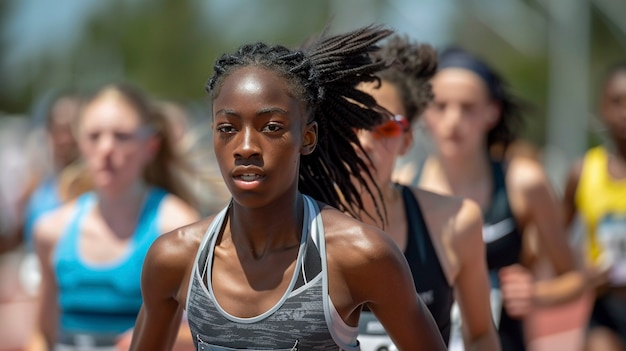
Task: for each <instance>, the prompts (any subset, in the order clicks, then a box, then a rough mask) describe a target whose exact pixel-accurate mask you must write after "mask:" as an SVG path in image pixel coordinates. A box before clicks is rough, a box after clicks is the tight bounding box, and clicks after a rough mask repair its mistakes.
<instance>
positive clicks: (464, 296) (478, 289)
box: [453, 200, 500, 351]
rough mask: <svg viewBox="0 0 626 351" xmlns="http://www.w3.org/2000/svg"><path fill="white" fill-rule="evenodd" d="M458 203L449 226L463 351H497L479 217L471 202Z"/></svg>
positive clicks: (479, 214)
mask: <svg viewBox="0 0 626 351" xmlns="http://www.w3.org/2000/svg"><path fill="white" fill-rule="evenodd" d="M462 201H463V204H462V206H461V209H460V210H459V213H458V215H457V216H456V218H455V221H454V224H453V226H454V242H453V247H454V251H455V253H456V256H457V257H458V259H459V262H460V264H459V267H460V269H459V273H458V275H457V277H456V280H455V281H454V292H455V299H456V301H457V302H458V305H459V308H460V310H461V318H462V320H463V324H462V325H463V339H464V340H465V349H466V350H468V351H469V350H486V351H499V350H500V341H499V339H498V334H497V332H496V328H495V326H494V323H493V320H492V317H491V306H490V298H489V294H490V285H489V278H488V273H487V261H486V260H485V259H481V258H484V257H486V253H485V244H484V243H483V239H482V224H483V222H482V214H481V212H480V208H479V207H478V205H476V204H475V203H474V202H472V201H470V200H462Z"/></svg>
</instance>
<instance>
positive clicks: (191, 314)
mask: <svg viewBox="0 0 626 351" xmlns="http://www.w3.org/2000/svg"><path fill="white" fill-rule="evenodd" d="M303 196H304V195H303ZM304 199H305V206H304V208H305V209H304V213H305V214H304V220H303V231H302V240H301V243H300V248H299V251H298V257H297V259H296V268H295V269H294V274H293V276H292V278H291V282H290V285H289V288H288V289H287V290H286V292H285V293H284V294H283V296H282V298H281V299H280V300H279V301H278V302H277V303H276V304H275V305H274V306H273V307H272V308H271V309H269V310H268V311H266V312H264V313H262V314H260V315H258V316H255V317H252V318H240V317H237V316H233V315H231V314H229V313H228V312H226V311H225V310H223V309H222V308H221V306H220V305H219V303H218V301H217V300H216V299H215V297H214V294H213V289H212V286H213V285H212V279H211V266H212V263H213V252H214V248H215V243H216V240H217V237H218V236H219V233H220V230H221V228H222V225H223V222H224V220H225V217H226V214H227V211H228V207H226V208H225V209H224V210H222V211H221V212H220V213H219V214H218V215H217V216H216V217H215V219H214V220H213V222H212V223H211V225H210V226H209V228H208V229H207V233H206V234H205V237H204V239H203V241H202V243H201V245H200V247H199V249H198V255H197V258H196V262H195V265H194V269H193V270H192V273H191V277H190V283H189V291H188V294H187V306H186V307H187V320H188V322H189V326H190V329H191V332H192V335H193V337H194V342H195V343H196V348H197V349H198V350H211V351H223V350H240V349H246V350H337V349H339V348H341V349H344V350H350V351H357V350H360V348H359V346H358V342H357V341H356V336H357V328H353V327H350V326H347V325H346V324H345V322H343V320H342V319H341V317H340V316H339V314H338V313H337V311H336V310H335V308H334V306H333V305H332V301H330V298H329V295H328V275H327V274H328V273H327V269H326V249H325V242H324V229H323V228H324V227H323V224H322V220H321V215H320V211H319V209H318V207H317V204H316V203H315V202H314V200H312V199H310V198H308V197H307V196H304Z"/></svg>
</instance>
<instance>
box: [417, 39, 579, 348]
mask: <svg viewBox="0 0 626 351" xmlns="http://www.w3.org/2000/svg"><path fill="white" fill-rule="evenodd" d="M432 85H433V91H434V94H435V97H434V101H433V102H432V103H431V104H430V105H429V107H428V108H427V109H426V111H425V114H424V121H425V125H426V128H427V130H428V131H429V132H430V135H432V137H433V141H434V146H435V150H436V151H435V153H434V154H433V155H431V156H429V157H428V158H427V159H426V161H425V162H424V164H423V165H422V167H421V173H420V174H419V175H418V177H417V179H418V181H417V184H418V186H419V187H420V188H423V189H428V190H431V191H434V192H437V193H441V194H448V195H456V196H462V197H465V198H469V199H472V200H474V201H475V202H476V203H478V205H479V206H480V208H481V211H482V214H483V221H484V224H485V225H484V228H483V240H484V241H485V244H486V251H487V255H486V258H487V265H488V268H489V270H490V281H491V285H492V288H493V294H494V296H497V295H500V296H501V301H502V303H503V305H502V306H493V307H492V309H493V310H494V312H495V315H494V316H495V317H496V318H495V322H496V326H497V327H498V333H499V336H500V341H501V344H502V349H503V350H507V351H508V350H524V349H525V344H526V340H525V337H524V332H523V328H522V318H523V317H524V316H525V315H527V313H528V312H529V311H530V309H531V308H532V306H533V304H537V303H538V304H554V303H557V302H563V301H567V300H570V299H573V298H575V297H577V296H580V294H581V293H582V291H583V287H584V277H583V274H582V273H580V272H579V271H577V270H576V266H575V260H574V258H573V255H572V252H571V250H570V249H569V246H568V242H567V237H566V232H565V227H564V223H563V215H562V211H561V207H560V205H559V201H558V200H557V197H556V195H555V193H554V191H553V189H552V187H551V184H550V181H549V179H548V177H547V175H546V173H545V171H544V170H543V168H542V167H541V165H540V164H539V163H537V162H536V161H534V160H531V159H529V158H524V157H513V158H511V159H508V158H507V160H506V161H505V160H503V158H500V157H496V156H494V155H493V151H494V150H495V149H496V148H498V147H500V148H504V149H506V146H507V145H509V144H510V143H511V142H512V141H514V140H515V139H516V137H517V133H518V131H519V126H520V123H521V114H520V109H519V105H518V103H517V102H516V101H515V100H514V98H513V97H512V96H510V94H509V92H508V91H507V89H506V86H505V83H504V82H503V81H502V79H501V78H500V77H499V76H498V75H497V74H496V73H495V72H494V71H493V70H492V69H491V68H490V67H489V66H487V65H486V64H485V63H484V62H482V61H481V60H479V59H478V58H476V57H474V56H472V55H470V54H468V53H467V52H465V51H463V50H460V49H450V50H447V51H444V52H443V53H442V54H441V55H440V61H439V69H438V72H437V74H436V75H435V77H434V78H433V79H432ZM531 229H532V230H533V231H534V232H536V233H537V234H536V237H537V240H536V241H537V245H539V250H540V252H545V253H546V255H547V256H548V257H549V258H550V262H551V264H552V266H553V268H554V270H555V272H556V274H557V275H558V277H557V278H554V279H551V280H545V281H538V282H534V283H533V281H532V280H533V279H532V276H531V275H530V273H529V271H528V270H527V268H526V267H528V265H529V264H530V263H531V262H529V260H528V259H527V258H528V257H529V256H530V255H531V251H530V250H528V249H529V247H530V246H529V245H528V244H529V235H528V233H529V230H531ZM495 301H498V299H496V300H495ZM498 315H499V316H498Z"/></svg>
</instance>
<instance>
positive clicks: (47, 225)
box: [33, 200, 76, 250]
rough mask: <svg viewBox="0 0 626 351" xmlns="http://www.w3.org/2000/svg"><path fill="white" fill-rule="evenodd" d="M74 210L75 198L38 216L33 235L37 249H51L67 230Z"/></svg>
mask: <svg viewBox="0 0 626 351" xmlns="http://www.w3.org/2000/svg"><path fill="white" fill-rule="evenodd" d="M75 211H76V200H74V201H71V202H68V203H66V204H64V205H62V206H61V207H59V208H57V209H54V210H52V211H50V212H48V213H46V214H44V215H43V216H41V218H39V219H38V220H37V221H36V222H35V226H34V229H33V233H34V234H33V235H34V239H35V245H36V247H38V248H39V249H46V250H47V249H52V248H53V247H54V245H56V242H57V241H58V240H59V239H60V238H61V236H62V235H63V233H64V232H65V231H66V230H67V227H68V225H69V224H70V221H71V220H72V217H73V215H74V214H75Z"/></svg>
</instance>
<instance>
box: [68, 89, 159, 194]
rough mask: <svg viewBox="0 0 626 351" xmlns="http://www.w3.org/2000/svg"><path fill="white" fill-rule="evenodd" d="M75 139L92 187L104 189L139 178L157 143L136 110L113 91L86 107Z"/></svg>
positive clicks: (113, 187) (120, 186) (119, 187)
mask: <svg viewBox="0 0 626 351" xmlns="http://www.w3.org/2000/svg"><path fill="white" fill-rule="evenodd" d="M78 141H79V146H80V150H81V153H82V155H83V158H84V159H85V161H86V164H87V168H88V170H89V172H90V175H91V179H92V181H93V182H94V186H95V187H96V188H99V189H104V190H107V191H119V190H123V189H125V187H127V186H130V185H132V184H133V183H135V182H137V181H140V180H141V178H142V177H143V171H144V168H145V167H146V165H147V164H148V162H149V161H150V160H152V158H153V156H154V154H155V149H156V148H157V145H158V141H157V139H156V137H155V136H154V133H152V131H151V130H150V129H149V128H147V127H146V126H144V125H143V124H142V121H141V118H140V116H139V114H138V112H137V111H136V109H135V108H134V107H133V106H132V105H131V104H130V103H129V102H127V100H125V99H124V98H123V97H122V96H121V95H120V94H119V93H117V92H115V91H107V92H105V93H103V94H102V95H100V96H99V97H97V98H96V99H95V100H93V101H91V102H90V103H89V104H88V105H86V106H85V108H84V110H83V111H82V115H81V118H80V123H79V139H78Z"/></svg>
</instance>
